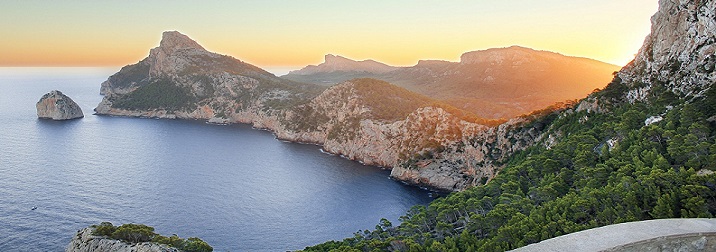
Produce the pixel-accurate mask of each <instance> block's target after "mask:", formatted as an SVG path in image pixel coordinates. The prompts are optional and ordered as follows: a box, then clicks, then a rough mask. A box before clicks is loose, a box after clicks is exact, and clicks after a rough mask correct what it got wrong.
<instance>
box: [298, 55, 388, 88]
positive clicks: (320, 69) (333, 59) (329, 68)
mask: <svg viewBox="0 0 716 252" xmlns="http://www.w3.org/2000/svg"><path fill="white" fill-rule="evenodd" d="M395 69H397V68H396V67H393V66H389V65H386V64H383V63H380V62H377V61H374V60H362V61H355V60H351V59H348V58H345V57H343V56H340V55H333V54H326V56H325V59H324V62H323V63H321V64H319V65H317V66H314V65H309V66H306V67H304V68H302V69H300V70H295V71H291V72H289V75H314V74H319V73H331V72H366V73H373V74H381V73H387V72H390V71H393V70H395ZM334 84H335V83H334Z"/></svg>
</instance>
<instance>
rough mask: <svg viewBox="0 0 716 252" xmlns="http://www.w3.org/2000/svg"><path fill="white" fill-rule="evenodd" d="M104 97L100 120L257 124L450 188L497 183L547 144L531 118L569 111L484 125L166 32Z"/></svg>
mask: <svg viewBox="0 0 716 252" xmlns="http://www.w3.org/2000/svg"><path fill="white" fill-rule="evenodd" d="M469 58H470V59H471V60H473V61H474V60H475V59H473V58H474V57H469ZM478 58H479V57H478ZM490 60H491V59H490ZM339 61H340V59H339ZM342 61H345V60H342ZM364 63H365V62H364ZM369 63H370V62H369ZM425 64H427V63H425ZM381 71H383V70H381ZM100 91H101V93H102V94H104V95H105V97H104V99H103V100H102V102H101V103H100V104H99V105H98V106H97V108H95V111H96V113H97V114H100V115H117V116H132V117H151V118H168V119H199V120H207V121H208V122H211V123H247V124H252V125H253V126H254V127H256V128H262V129H268V130H270V131H272V132H274V134H275V135H276V136H277V138H279V139H283V140H288V141H295V142H303V143H313V144H320V145H323V148H324V150H325V151H327V152H330V153H334V154H338V155H342V156H344V157H346V158H349V159H352V160H356V161H360V162H362V163H365V164H368V165H376V166H381V167H384V168H385V169H393V171H392V173H391V177H393V178H395V179H397V180H400V181H404V182H406V183H410V184H415V185H419V186H423V187H429V188H433V189H438V190H446V191H459V190H462V189H465V188H467V187H469V186H473V185H476V184H481V183H486V182H487V181H489V180H490V179H491V178H492V177H493V176H494V175H495V174H496V173H497V171H498V170H499V169H500V168H501V167H502V166H503V165H502V164H501V161H502V160H503V159H504V158H505V157H507V156H509V155H510V154H512V153H514V152H515V151H519V150H522V149H524V148H527V147H529V146H531V145H532V144H533V143H534V142H535V141H537V140H540V139H542V138H544V135H543V133H544V130H545V129H544V128H543V127H541V126H540V125H541V124H539V123H537V124H535V123H530V122H531V121H532V120H534V119H535V118H542V117H546V116H547V115H549V114H553V113H556V111H558V110H560V109H562V108H563V107H564V106H560V107H553V108H551V109H548V110H545V111H542V113H538V114H532V115H525V116H521V117H517V118H515V119H512V120H509V121H507V120H486V119H483V118H480V117H478V116H476V115H475V114H474V113H471V112H469V111H465V110H463V109H460V108H458V107H455V106H453V105H451V104H449V103H446V102H443V101H440V100H435V99H433V98H430V97H427V96H424V95H421V94H418V93H415V92H412V91H409V90H407V89H405V88H402V87H398V86H395V85H392V84H390V83H388V82H385V81H380V80H376V79H367V78H361V79H352V80H348V81H344V82H342V83H339V84H337V85H333V86H331V87H328V88H326V87H323V86H320V85H314V84H306V83H300V82H294V81H290V80H286V79H282V78H279V77H276V76H274V75H273V74H270V73H268V72H266V71H264V70H262V69H260V68H258V67H255V66H253V65H250V64H247V63H244V62H242V61H240V60H237V59H235V58H232V57H230V56H225V55H219V54H215V53H212V52H209V51H207V50H206V49H204V48H203V47H201V46H200V45H199V44H198V43H196V42H194V41H193V40H191V39H190V38H189V37H187V36H186V35H183V34H181V33H179V32H176V31H170V32H165V33H164V34H163V36H162V40H161V42H160V46H159V47H157V48H154V49H152V50H151V51H150V53H149V56H148V57H147V58H145V59H143V60H142V61H140V62H138V63H136V64H133V65H129V66H125V67H123V68H122V69H121V70H120V71H119V72H118V73H116V74H114V75H112V76H110V77H109V78H108V80H107V81H105V82H104V83H102V85H101V90H100ZM503 123H504V124H503Z"/></svg>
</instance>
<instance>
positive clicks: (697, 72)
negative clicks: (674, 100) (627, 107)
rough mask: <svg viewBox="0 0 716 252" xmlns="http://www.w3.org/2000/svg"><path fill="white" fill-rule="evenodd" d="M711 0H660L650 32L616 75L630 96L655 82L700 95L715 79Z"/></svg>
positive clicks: (715, 7) (715, 18)
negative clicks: (633, 55) (628, 61)
mask: <svg viewBox="0 0 716 252" xmlns="http://www.w3.org/2000/svg"><path fill="white" fill-rule="evenodd" d="M715 54H716V1H713V0H691V1H687V0H660V1H659V10H658V12H657V13H656V14H654V16H652V17H651V33H650V34H649V36H647V37H646V39H645V40H644V45H643V46H642V48H641V49H640V50H639V53H638V54H637V56H636V58H635V59H634V61H632V62H631V63H629V64H628V65H627V66H625V67H624V69H622V70H621V71H620V72H619V74H618V77H619V78H620V79H621V80H622V84H625V85H627V86H629V87H630V89H631V90H630V91H629V92H628V94H627V98H628V100H629V101H630V102H634V101H636V100H643V99H645V98H646V97H647V96H648V94H649V93H650V90H651V88H652V86H653V85H654V84H659V85H664V86H665V87H666V89H668V90H670V91H672V92H674V93H675V94H677V95H681V96H693V97H696V96H700V95H702V93H703V92H704V91H705V90H707V89H708V88H709V87H710V86H711V84H712V83H714V81H716V73H715V71H714V70H715V68H716V55H715Z"/></svg>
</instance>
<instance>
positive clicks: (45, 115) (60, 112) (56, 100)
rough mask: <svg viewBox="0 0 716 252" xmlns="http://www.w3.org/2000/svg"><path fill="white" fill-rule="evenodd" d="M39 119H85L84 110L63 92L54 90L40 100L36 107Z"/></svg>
mask: <svg viewBox="0 0 716 252" xmlns="http://www.w3.org/2000/svg"><path fill="white" fill-rule="evenodd" d="M35 107H36V108H37V117H38V118H42V119H52V120H58V121H59V120H70V119H76V118H82V117H84V114H83V113H82V108H80V106H79V105H77V103H75V101H73V100H72V99H71V98H70V97H67V96H66V95H64V94H63V93H62V92H60V91H57V90H53V91H51V92H49V93H47V94H45V95H43V96H42V98H40V100H39V101H38V102H37V104H36V105H35Z"/></svg>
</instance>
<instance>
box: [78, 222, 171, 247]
mask: <svg viewBox="0 0 716 252" xmlns="http://www.w3.org/2000/svg"><path fill="white" fill-rule="evenodd" d="M93 231H94V228H91V227H89V228H84V229H82V230H79V231H77V234H75V236H74V237H72V240H70V243H69V244H67V247H66V248H65V251H66V252H179V250H178V249H176V248H171V247H168V246H166V245H163V244H157V243H153V242H142V243H137V244H130V243H127V242H123V241H120V240H114V239H110V238H107V237H104V236H96V235H92V232H93Z"/></svg>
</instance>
